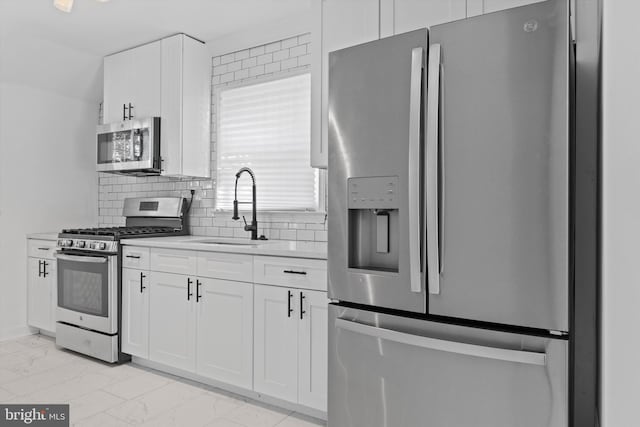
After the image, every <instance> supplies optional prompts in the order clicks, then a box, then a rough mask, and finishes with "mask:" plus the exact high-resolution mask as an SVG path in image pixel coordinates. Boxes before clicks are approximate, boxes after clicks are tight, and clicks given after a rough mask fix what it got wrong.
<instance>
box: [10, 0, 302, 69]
mask: <svg viewBox="0 0 640 427" xmlns="http://www.w3.org/2000/svg"><path fill="white" fill-rule="evenodd" d="M310 2H311V0H110V1H108V2H106V3H101V2H98V1H96V0H75V2H74V7H73V10H72V12H71V13H64V12H60V11H58V10H57V9H55V8H54V7H53V1H52V0H0V29H1V30H0V31H2V32H3V34H4V36H7V35H11V34H12V33H13V35H17V34H25V33H28V34H29V36H30V37H33V38H36V39H42V40H47V41H48V42H52V43H56V44H60V45H63V46H66V47H69V48H72V49H76V50H80V51H84V52H86V53H88V54H95V55H100V56H104V55H107V54H110V53H113V52H117V51H120V50H124V49H127V48H130V47H132V46H136V45H139V44H142V43H146V42H149V41H152V40H157V39H159V38H162V37H165V36H168V35H171V34H175V33H186V34H189V35H191V36H193V37H195V38H197V39H200V40H203V41H210V40H213V39H216V38H219V37H222V36H225V35H228V34H231V33H234V32H239V31H242V30H245V29H249V28H251V27H253V26H259V25H262V24H264V23H265V22H269V21H276V20H280V19H284V18H287V17H290V16H294V15H298V14H303V13H305V12H308V10H309V8H310Z"/></svg>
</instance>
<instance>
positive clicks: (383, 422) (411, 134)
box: [328, 0, 573, 427]
mask: <svg viewBox="0 0 640 427" xmlns="http://www.w3.org/2000/svg"><path fill="white" fill-rule="evenodd" d="M568 7H569V6H568V2H567V1H566V0H551V1H546V2H542V3H536V4H533V5H529V6H524V7H519V8H514V9H509V10H505V11H501V12H496V13H491V14H487V15H482V16H478V17H474V18H470V19H465V20H461V21H456V22H451V23H447V24H442V25H437V26H433V27H431V28H429V29H423V30H417V31H413V32H409V33H405V34H401V35H397V36H393V37H389V38H384V39H380V40H377V41H373V42H370V43H365V44H362V45H358V46H354V47H350V48H347V49H343V50H339V51H335V52H332V53H331V54H330V56H329V61H330V64H329V110H328V111H329V116H328V120H329V174H328V176H329V178H328V179H329V195H330V198H329V228H328V236H329V250H328V260H329V297H330V298H331V299H332V300H333V301H334V302H333V303H332V304H331V306H330V315H329V318H330V320H329V396H328V399H329V401H328V421H329V427H376V426H392V427H414V426H416V427H417V426H429V427H465V426H469V427H484V426H486V427H514V426H519V427H543V426H553V427H556V426H566V425H568V419H569V409H568V405H569V403H568V402H569V385H568V384H569V380H568V375H569V363H568V358H569V341H568V335H569V289H570V287H569V282H570V276H571V262H570V253H571V248H570V241H571V236H570V234H571V227H570V186H571V182H570V181H571V180H570V135H569V131H570V111H571V110H570V108H571V105H570V99H571V97H570V92H571V79H570V72H571V69H572V61H573V58H572V53H571V49H570V34H569V11H568Z"/></svg>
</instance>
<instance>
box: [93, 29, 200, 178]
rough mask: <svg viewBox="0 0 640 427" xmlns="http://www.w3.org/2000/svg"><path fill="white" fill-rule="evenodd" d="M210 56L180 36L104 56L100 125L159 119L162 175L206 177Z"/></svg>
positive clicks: (198, 46)
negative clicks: (138, 119)
mask: <svg viewBox="0 0 640 427" xmlns="http://www.w3.org/2000/svg"><path fill="white" fill-rule="evenodd" d="M210 75H211V56H210V54H209V51H208V49H207V47H206V46H205V44H204V43H202V42H200V41H198V40H195V39H192V38H191V37H189V36H186V35H184V34H177V35H175V36H171V37H167V38H164V39H162V40H159V41H156V42H153V43H148V44H145V45H142V46H139V47H136V48H133V49H129V50H125V51H123V52H120V53H116V54H113V55H110V56H107V57H105V59H104V103H103V112H104V118H103V121H104V123H115V122H120V121H123V120H130V119H133V118H144V117H160V129H161V132H160V155H161V158H162V175H167V176H189V177H205V178H208V177H210V176H211V164H210V157H211V153H210V152H211V142H210V122H211V118H210V113H209V111H210V108H211V106H210V104H211V82H210Z"/></svg>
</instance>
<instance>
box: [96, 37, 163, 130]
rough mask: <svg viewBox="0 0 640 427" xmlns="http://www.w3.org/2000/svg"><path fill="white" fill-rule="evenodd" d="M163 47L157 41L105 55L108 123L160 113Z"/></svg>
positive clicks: (105, 99)
mask: <svg viewBox="0 0 640 427" xmlns="http://www.w3.org/2000/svg"><path fill="white" fill-rule="evenodd" d="M160 47H161V46H160V42H159V41H157V42H153V43H149V44H146V45H143V46H140V47H137V48H135V49H129V50H125V51H124V52H120V53H115V54H113V55H109V56H107V57H105V58H104V103H103V114H104V118H103V121H104V122H105V123H114V122H120V121H123V120H130V119H133V118H136V117H137V118H142V117H157V116H160V75H161V70H160V59H161V56H160V55H161V53H160ZM130 107H131V109H130Z"/></svg>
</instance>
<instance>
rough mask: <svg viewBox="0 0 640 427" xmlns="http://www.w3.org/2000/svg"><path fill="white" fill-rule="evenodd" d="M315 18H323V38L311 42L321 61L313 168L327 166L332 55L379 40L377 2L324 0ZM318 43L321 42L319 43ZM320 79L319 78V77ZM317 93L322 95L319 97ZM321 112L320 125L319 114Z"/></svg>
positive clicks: (314, 91) (315, 96)
mask: <svg viewBox="0 0 640 427" xmlns="http://www.w3.org/2000/svg"><path fill="white" fill-rule="evenodd" d="M317 7H318V8H319V9H320V10H317V11H315V13H314V16H316V19H320V20H321V21H320V25H318V24H317V25H316V28H318V27H320V30H321V37H320V40H318V39H317V38H316V40H315V43H312V45H315V47H314V46H312V49H318V48H319V50H316V51H315V52H316V55H318V54H319V56H320V59H319V60H318V59H317V58H315V59H314V65H315V67H316V69H321V73H320V75H319V76H318V75H317V73H313V74H312V89H311V90H312V99H313V101H312V104H313V105H312V114H313V115H314V117H313V118H312V121H311V122H312V127H313V129H312V133H311V166H313V167H320V168H326V167H327V146H328V144H327V141H328V139H327V123H328V117H327V105H328V102H329V96H328V94H329V92H328V88H329V86H328V83H329V76H328V74H329V73H328V70H329V52H331V51H333V50H337V49H342V48H345V47H349V46H353V45H356V44H360V43H365V42H368V41H371V40H376V39H377V38H378V37H379V35H380V32H379V16H380V15H379V5H378V0H350V1H344V0H322V2H321V5H319V6H317ZM318 42H319V43H318ZM318 77H319V78H318ZM318 94H319V95H320V96H318ZM318 112H319V113H320V126H318V123H317V114H318Z"/></svg>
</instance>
